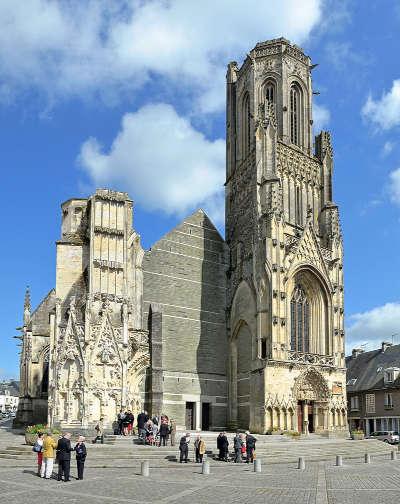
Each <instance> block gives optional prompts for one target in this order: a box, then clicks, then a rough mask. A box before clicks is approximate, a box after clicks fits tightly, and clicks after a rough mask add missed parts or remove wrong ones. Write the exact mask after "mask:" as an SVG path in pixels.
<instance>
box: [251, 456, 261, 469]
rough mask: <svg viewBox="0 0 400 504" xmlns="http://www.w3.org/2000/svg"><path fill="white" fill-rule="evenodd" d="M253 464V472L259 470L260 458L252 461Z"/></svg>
mask: <svg viewBox="0 0 400 504" xmlns="http://www.w3.org/2000/svg"><path fill="white" fill-rule="evenodd" d="M253 465H254V472H261V460H260V459H256V460H255V461H254V463H253Z"/></svg>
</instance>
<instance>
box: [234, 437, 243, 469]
mask: <svg viewBox="0 0 400 504" xmlns="http://www.w3.org/2000/svg"><path fill="white" fill-rule="evenodd" d="M242 446H243V441H242V438H241V436H240V434H239V432H236V436H235V437H234V439H233V448H234V450H235V463H236V464H238V463H241V462H242Z"/></svg>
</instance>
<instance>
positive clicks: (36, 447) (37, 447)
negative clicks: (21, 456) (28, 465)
mask: <svg viewBox="0 0 400 504" xmlns="http://www.w3.org/2000/svg"><path fill="white" fill-rule="evenodd" d="M32 451H33V452H35V453H40V452H42V451H43V446H42V445H40V444H39V443H38V442H37V441H36V443H35V444H34V445H33V448H32Z"/></svg>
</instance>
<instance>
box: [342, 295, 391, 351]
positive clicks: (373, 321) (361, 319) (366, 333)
mask: <svg viewBox="0 0 400 504" xmlns="http://www.w3.org/2000/svg"><path fill="white" fill-rule="evenodd" d="M394 334H397V339H396V342H398V341H400V340H399V338H400V303H386V304H385V305H383V306H378V307H376V308H373V309H372V310H368V311H365V312H363V313H356V314H354V315H351V316H350V326H349V327H348V328H347V330H346V336H347V353H350V352H351V349H352V348H356V347H359V346H361V345H363V344H365V343H366V344H367V345H368V350H373V349H374V348H378V347H379V346H380V344H381V342H382V341H388V340H389V341H391V336H392V335H394Z"/></svg>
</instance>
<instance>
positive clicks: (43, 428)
mask: <svg viewBox="0 0 400 504" xmlns="http://www.w3.org/2000/svg"><path fill="white" fill-rule="evenodd" d="M49 430H51V432H52V433H53V434H55V435H58V434H61V432H60V431H59V430H58V429H50V428H49V426H48V425H46V424H36V425H28V427H27V428H26V429H25V432H26V433H27V434H38V433H39V432H43V433H45V432H47V431H49Z"/></svg>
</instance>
